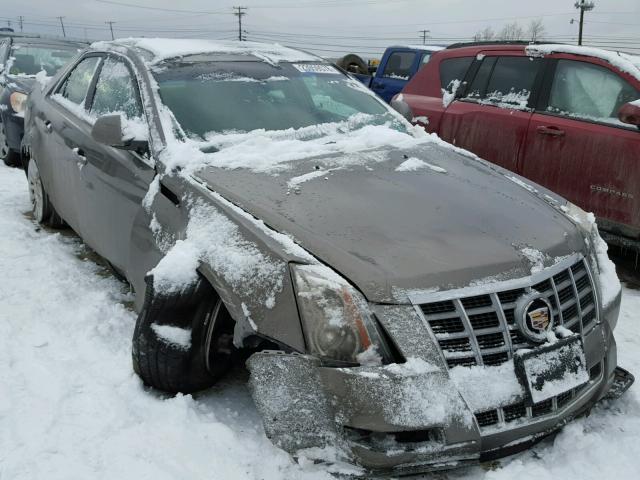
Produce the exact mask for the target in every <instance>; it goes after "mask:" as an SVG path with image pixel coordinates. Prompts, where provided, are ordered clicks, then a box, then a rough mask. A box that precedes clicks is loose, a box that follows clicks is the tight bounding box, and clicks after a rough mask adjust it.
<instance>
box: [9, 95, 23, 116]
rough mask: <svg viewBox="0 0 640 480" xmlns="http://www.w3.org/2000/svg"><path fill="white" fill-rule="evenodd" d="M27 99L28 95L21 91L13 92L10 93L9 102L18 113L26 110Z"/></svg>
mask: <svg viewBox="0 0 640 480" xmlns="http://www.w3.org/2000/svg"><path fill="white" fill-rule="evenodd" d="M26 101H27V95H26V94H24V93H20V92H13V93H12V94H11V95H9V102H10V103H11V108H13V111H14V112H16V113H22V112H24V107H25V103H26Z"/></svg>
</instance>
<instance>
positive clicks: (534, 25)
mask: <svg viewBox="0 0 640 480" xmlns="http://www.w3.org/2000/svg"><path fill="white" fill-rule="evenodd" d="M545 30H546V29H545V28H544V23H543V22H542V19H541V18H538V19H537V20H531V22H529V27H528V28H527V38H528V39H529V40H531V41H532V42H535V41H536V40H540V39H541V38H542V37H543V35H544V34H545Z"/></svg>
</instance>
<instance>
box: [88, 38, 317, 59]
mask: <svg viewBox="0 0 640 480" xmlns="http://www.w3.org/2000/svg"><path fill="white" fill-rule="evenodd" d="M110 43H112V44H114V45H118V44H124V45H127V46H131V47H137V48H141V49H143V50H147V51H149V52H150V53H151V54H152V55H153V56H154V59H153V61H152V63H159V62H162V61H163V60H166V59H169V58H176V57H184V56H187V55H197V54H208V53H222V54H224V53H229V54H240V55H253V56H254V57H257V58H260V59H261V60H263V61H265V62H268V63H271V64H277V63H279V62H312V61H318V60H319V57H316V56H315V55H311V54H309V53H305V52H301V51H298V50H294V49H293V48H289V47H283V46H282V45H278V44H275V43H274V44H268V43H258V42H233V41H227V42H225V41H220V40H186V39H175V38H126V39H120V40H118V41H117V42H96V43H94V44H93V45H92V47H94V48H100V47H103V46H104V45H108V44H110Z"/></svg>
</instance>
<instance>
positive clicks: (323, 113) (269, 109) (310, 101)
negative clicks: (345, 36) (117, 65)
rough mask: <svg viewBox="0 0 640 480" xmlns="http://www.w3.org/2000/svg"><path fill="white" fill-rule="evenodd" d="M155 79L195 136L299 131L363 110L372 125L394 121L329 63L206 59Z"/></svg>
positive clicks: (174, 67)
mask: <svg viewBox="0 0 640 480" xmlns="http://www.w3.org/2000/svg"><path fill="white" fill-rule="evenodd" d="M155 77H156V80H157V81H158V85H159V93H160V97H161V99H162V102H163V103H164V105H166V106H167V107H168V108H169V109H170V110H171V112H172V113H173V115H174V117H175V119H176V120H177V122H178V123H179V124H180V126H181V127H182V129H183V130H184V132H185V133H186V134H187V135H188V136H189V137H190V138H194V139H206V138H208V137H210V136H211V135H212V134H216V133H217V134H220V133H242V132H250V131H253V130H259V129H263V130H267V131H273V130H287V129H300V128H304V127H309V126H312V125H318V124H325V123H337V122H344V121H345V120H348V119H349V118H350V117H353V116H354V115H358V114H366V115H367V118H369V121H368V122H367V123H369V124H382V123H385V122H389V121H392V120H394V118H393V117H392V116H391V115H390V114H389V111H388V109H387V107H386V106H384V105H383V104H382V103H381V102H379V101H378V100H377V99H375V98H374V97H372V96H371V95H370V94H369V93H368V92H366V91H363V90H362V89H361V88H360V87H359V85H358V84H357V83H356V82H355V81H354V80H351V79H349V78H348V77H346V76H345V75H343V74H342V73H340V72H339V71H338V70H336V69H335V68H334V67H332V66H329V65H325V64H289V63H282V64H279V65H277V66H274V65H270V64H267V63H265V62H203V63H194V64H187V65H185V64H182V65H171V66H169V67H168V68H165V69H162V70H161V71H159V72H156V73H155Z"/></svg>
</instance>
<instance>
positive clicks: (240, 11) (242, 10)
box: [233, 7, 247, 42]
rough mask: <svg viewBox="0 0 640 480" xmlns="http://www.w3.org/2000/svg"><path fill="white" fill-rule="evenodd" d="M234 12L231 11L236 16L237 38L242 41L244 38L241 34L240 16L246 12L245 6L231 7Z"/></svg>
mask: <svg viewBox="0 0 640 480" xmlns="http://www.w3.org/2000/svg"><path fill="white" fill-rule="evenodd" d="M233 9H234V10H235V12H234V13H233V14H234V15H235V16H236V17H238V40H239V41H241V42H242V41H243V40H244V38H243V36H242V17H244V16H245V15H246V14H247V7H233Z"/></svg>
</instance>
